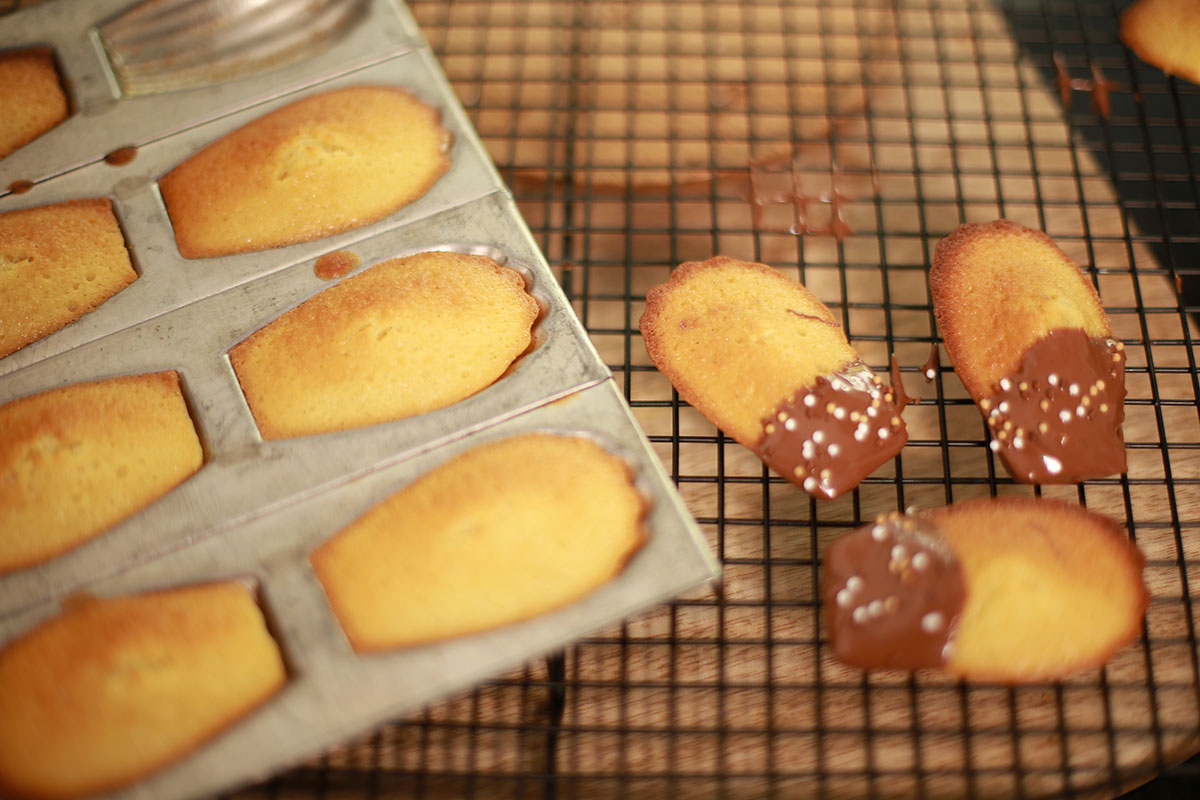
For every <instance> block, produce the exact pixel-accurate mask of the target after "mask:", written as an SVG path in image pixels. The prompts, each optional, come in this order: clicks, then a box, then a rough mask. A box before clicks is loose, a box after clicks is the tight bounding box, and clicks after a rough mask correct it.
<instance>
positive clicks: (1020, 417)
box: [979, 328, 1125, 483]
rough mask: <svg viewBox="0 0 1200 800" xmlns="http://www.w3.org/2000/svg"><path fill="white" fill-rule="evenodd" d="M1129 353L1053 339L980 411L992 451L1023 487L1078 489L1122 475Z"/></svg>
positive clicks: (1061, 336) (1032, 351)
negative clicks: (1081, 483) (1071, 485)
mask: <svg viewBox="0 0 1200 800" xmlns="http://www.w3.org/2000/svg"><path fill="white" fill-rule="evenodd" d="M1124 349H1125V347H1124V345H1123V344H1121V343H1120V342H1118V341H1114V340H1112V339H1100V338H1093V337H1090V336H1088V335H1087V334H1086V333H1085V332H1084V331H1082V330H1079V329H1077V328H1063V329H1060V330H1054V331H1051V332H1050V333H1049V334H1047V335H1046V336H1045V337H1044V338H1042V339H1040V340H1039V341H1037V342H1036V343H1034V345H1033V346H1032V347H1030V348H1029V350H1027V351H1026V352H1025V356H1024V358H1023V359H1022V360H1021V366H1020V367H1019V368H1018V369H1017V371H1016V372H1014V373H1013V374H1011V375H1009V376H1007V377H1005V378H1004V379H1002V380H1001V381H1000V384H999V385H998V386H996V387H993V393H992V395H991V397H988V398H986V399H983V400H980V401H979V408H980V410H981V411H982V412H983V414H984V418H985V419H986V420H987V424H988V428H989V429H990V431H991V434H992V442H991V448H992V451H993V452H995V453H996V454H997V455H999V456H1000V460H1001V461H1002V462H1003V463H1004V467H1005V469H1007V470H1008V472H1009V473H1010V474H1011V475H1012V476H1013V478H1014V479H1015V480H1018V481H1021V482H1022V483H1078V482H1079V481H1083V480H1087V479H1089V478H1099V477H1103V476H1105V475H1115V474H1118V473H1122V472H1124V471H1125V442H1124V440H1123V439H1122V437H1121V422H1122V420H1124V418H1125V354H1124V352H1123V350H1124Z"/></svg>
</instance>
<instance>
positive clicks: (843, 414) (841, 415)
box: [833, 406, 846, 419]
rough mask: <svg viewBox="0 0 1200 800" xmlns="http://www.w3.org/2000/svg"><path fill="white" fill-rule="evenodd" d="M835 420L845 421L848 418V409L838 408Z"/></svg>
mask: <svg viewBox="0 0 1200 800" xmlns="http://www.w3.org/2000/svg"><path fill="white" fill-rule="evenodd" d="M833 418H834V419H845V418H846V409H844V408H842V407H841V406H838V407H837V408H835V409H834V410H833Z"/></svg>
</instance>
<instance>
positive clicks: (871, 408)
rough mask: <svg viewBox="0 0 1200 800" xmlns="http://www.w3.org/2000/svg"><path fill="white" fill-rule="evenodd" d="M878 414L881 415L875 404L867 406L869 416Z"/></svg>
mask: <svg viewBox="0 0 1200 800" xmlns="http://www.w3.org/2000/svg"><path fill="white" fill-rule="evenodd" d="M878 415H879V409H877V408H875V406H868V407H867V416H868V417H875V416H878Z"/></svg>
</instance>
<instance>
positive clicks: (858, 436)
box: [854, 428, 869, 442]
mask: <svg viewBox="0 0 1200 800" xmlns="http://www.w3.org/2000/svg"><path fill="white" fill-rule="evenodd" d="M868 433H869V431H868V430H867V429H866V428H858V429H857V430H855V431H854V441H856V442H862V441H865V440H866V438H867V434H868Z"/></svg>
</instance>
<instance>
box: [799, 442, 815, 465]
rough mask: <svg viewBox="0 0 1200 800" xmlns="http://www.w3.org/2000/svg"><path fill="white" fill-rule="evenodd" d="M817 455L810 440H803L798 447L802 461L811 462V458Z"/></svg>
mask: <svg viewBox="0 0 1200 800" xmlns="http://www.w3.org/2000/svg"><path fill="white" fill-rule="evenodd" d="M816 454H817V448H816V447H814V446H813V443H812V440H811V439H805V440H804V443H803V444H801V445H800V456H801V457H802V458H804V459H807V460H809V461H812V458H813V456H815V455H816Z"/></svg>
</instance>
